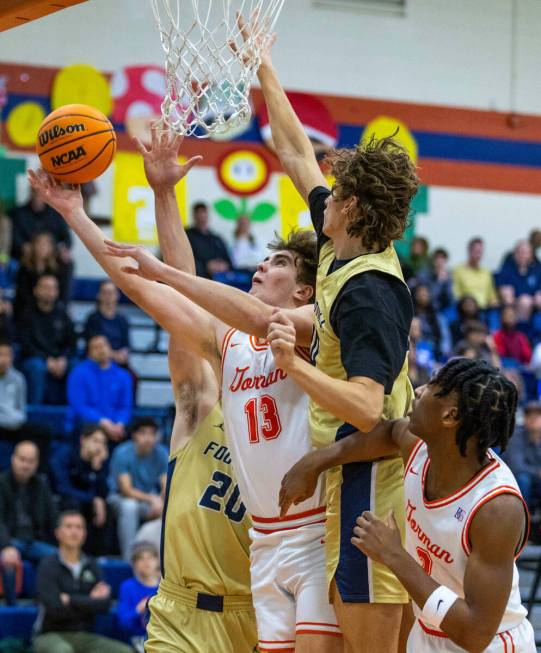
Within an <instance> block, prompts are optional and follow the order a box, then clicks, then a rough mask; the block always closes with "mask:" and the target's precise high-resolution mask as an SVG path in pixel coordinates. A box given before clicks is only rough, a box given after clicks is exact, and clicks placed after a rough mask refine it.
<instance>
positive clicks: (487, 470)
mask: <svg viewBox="0 0 541 653" xmlns="http://www.w3.org/2000/svg"><path fill="white" fill-rule="evenodd" d="M488 455H489V457H490V458H492V455H491V453H490V452H488ZM429 465H430V458H427V459H426V461H425V464H424V466H423V473H422V477H421V489H422V493H423V503H424V505H425V508H428V509H429V510H433V509H434V508H443V507H444V506H448V505H449V504H450V503H453V502H454V501H456V500H457V499H460V498H461V497H463V496H464V495H465V494H468V492H470V490H472V489H473V488H474V487H475V486H476V485H479V483H480V482H481V481H482V480H483V479H485V478H486V477H487V476H488V475H489V474H491V473H492V472H493V471H494V470H495V469H498V467H499V466H500V463H499V462H498V460H497V459H496V458H492V460H491V462H490V463H489V464H488V465H486V466H485V467H483V468H481V469H480V470H479V471H478V472H477V474H475V476H474V477H473V478H472V479H471V480H469V481H468V482H467V483H466V485H464V486H463V487H462V488H461V489H460V490H457V491H456V492H454V493H453V494H450V495H449V496H448V497H443V498H442V499H435V500H434V501H427V499H426V496H425V481H426V475H427V473H428V466H429Z"/></svg>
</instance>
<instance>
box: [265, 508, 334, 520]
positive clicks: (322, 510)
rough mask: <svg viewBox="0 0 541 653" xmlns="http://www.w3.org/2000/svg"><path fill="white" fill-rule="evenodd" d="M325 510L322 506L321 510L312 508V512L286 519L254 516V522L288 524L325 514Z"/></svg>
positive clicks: (287, 516)
mask: <svg viewBox="0 0 541 653" xmlns="http://www.w3.org/2000/svg"><path fill="white" fill-rule="evenodd" d="M325 510H326V507H325V506H320V507H319V508H312V510H306V511H305V512H296V513H295V514H293V515H286V516H285V517H257V516H256V515H252V521H258V522H260V523H261V524H270V523H271V522H287V521H292V520H293V519H301V518H302V517H311V516H312V515H319V514H320V513H322V512H325Z"/></svg>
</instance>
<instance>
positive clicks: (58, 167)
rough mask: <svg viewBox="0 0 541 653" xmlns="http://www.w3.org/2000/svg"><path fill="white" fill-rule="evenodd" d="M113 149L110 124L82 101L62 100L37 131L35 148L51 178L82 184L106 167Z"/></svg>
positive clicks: (113, 153) (113, 139)
mask: <svg viewBox="0 0 541 653" xmlns="http://www.w3.org/2000/svg"><path fill="white" fill-rule="evenodd" d="M115 151H116V134H115V131H114V129H113V125H111V123H110V122H109V120H108V119H107V118H106V117H105V116H104V115H103V113H102V112H101V111H98V110H97V109H94V107H89V106H88V105H86V104H66V105H65V106H63V107H60V108H58V109H56V110H55V111H53V112H52V113H50V114H49V115H48V116H47V118H45V120H44V121H43V122H42V124H41V127H40V128H39V132H38V139H37V143H36V152H37V153H38V155H39V158H40V161H41V165H42V166H43V168H44V169H45V170H47V172H49V173H50V174H51V175H53V177H54V178H55V179H57V180H58V181H61V182H66V183H68V184H84V183H86V182H87V181H92V180H93V179H96V177H99V176H100V175H101V174H102V173H104V172H105V170H107V168H108V167H109V164H110V163H111V161H112V160H113V156H114V155H115Z"/></svg>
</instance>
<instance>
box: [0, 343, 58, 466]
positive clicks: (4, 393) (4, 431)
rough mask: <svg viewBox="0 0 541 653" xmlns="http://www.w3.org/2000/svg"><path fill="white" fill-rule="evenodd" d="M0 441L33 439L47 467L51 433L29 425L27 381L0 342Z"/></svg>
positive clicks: (3, 344) (9, 350)
mask: <svg viewBox="0 0 541 653" xmlns="http://www.w3.org/2000/svg"><path fill="white" fill-rule="evenodd" d="M0 440H4V441H7V442H12V443H14V444H16V443H17V442H22V441H23V440H32V441H33V442H34V443H35V444H36V445H37V446H38V448H39V454H40V460H41V462H42V465H43V470H45V469H46V466H47V458H48V454H49V443H50V440H51V432H50V431H49V429H47V428H46V427H44V426H41V425H39V424H33V423H31V422H28V420H27V413H26V381H25V378H24V376H23V375H22V374H21V373H20V372H19V371H18V370H16V369H15V368H14V367H13V347H12V346H11V344H10V343H9V342H5V341H2V340H0Z"/></svg>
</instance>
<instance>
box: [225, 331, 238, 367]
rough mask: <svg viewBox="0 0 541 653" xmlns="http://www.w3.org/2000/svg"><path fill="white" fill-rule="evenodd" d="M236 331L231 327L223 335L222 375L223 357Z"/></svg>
mask: <svg viewBox="0 0 541 653" xmlns="http://www.w3.org/2000/svg"><path fill="white" fill-rule="evenodd" d="M235 331H236V329H234V328H233V327H231V328H230V329H229V331H226V333H225V335H224V339H223V340H222V373H223V371H224V362H225V355H226V353H227V348H228V346H229V342H230V340H231V337H232V335H233V334H234V333H235Z"/></svg>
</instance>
